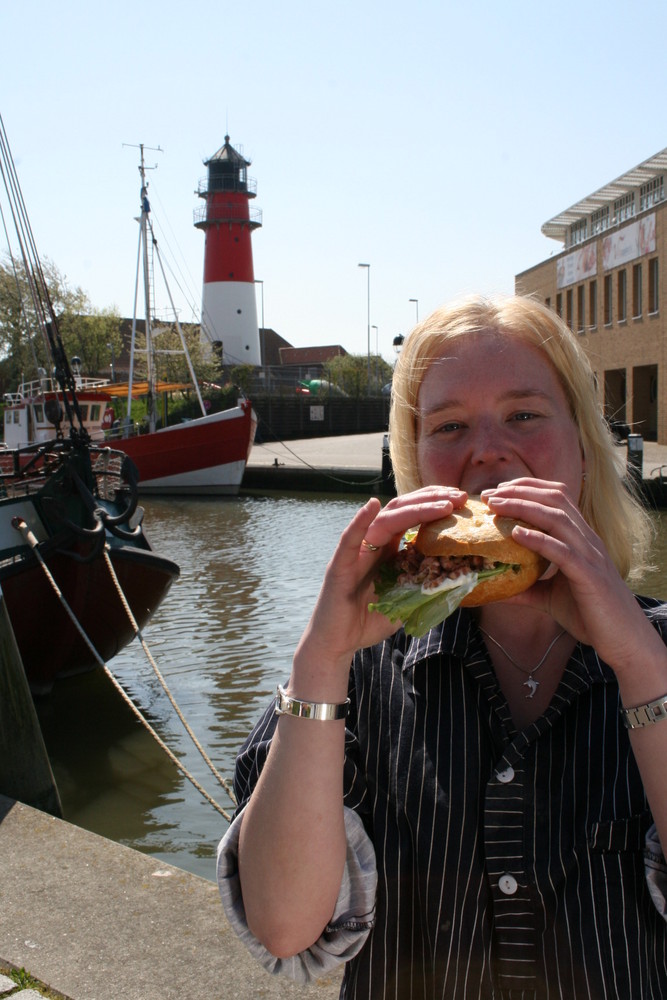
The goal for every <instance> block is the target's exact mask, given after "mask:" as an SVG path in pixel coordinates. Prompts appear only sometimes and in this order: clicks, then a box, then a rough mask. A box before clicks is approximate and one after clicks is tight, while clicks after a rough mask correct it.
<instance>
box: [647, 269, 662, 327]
mask: <svg viewBox="0 0 667 1000" xmlns="http://www.w3.org/2000/svg"><path fill="white" fill-rule="evenodd" d="M659 273H660V272H659V269H658V258H657V257H653V258H651V260H650V261H649V262H648V311H649V315H651V314H655V313H657V312H659V311H660V300H659V299H658V276H659Z"/></svg>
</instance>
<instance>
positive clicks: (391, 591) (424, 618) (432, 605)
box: [368, 563, 510, 639]
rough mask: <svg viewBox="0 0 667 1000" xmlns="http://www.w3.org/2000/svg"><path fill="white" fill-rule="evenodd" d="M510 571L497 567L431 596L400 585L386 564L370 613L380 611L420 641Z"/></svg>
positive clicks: (503, 565) (410, 586) (503, 566)
mask: <svg viewBox="0 0 667 1000" xmlns="http://www.w3.org/2000/svg"><path fill="white" fill-rule="evenodd" d="M507 569H510V566H509V565H508V564H507V563H496V565H495V566H494V567H493V569H488V570H480V571H479V572H477V573H469V574H467V575H466V576H464V577H463V578H462V580H461V583H460V584H458V585H457V586H455V587H451V588H449V589H448V590H435V591H430V592H429V591H423V590H422V588H421V587H420V586H419V585H417V584H397V583H396V571H395V569H393V567H392V564H391V563H385V564H384V565H383V566H382V567H381V570H380V575H379V577H378V579H377V580H376V582H375V593H376V595H377V598H378V599H377V601H375V602H373V603H372V604H369V605H368V610H369V611H379V612H380V614H382V615H385V617H386V618H388V619H389V621H391V622H397V621H400V622H401V623H402V625H403V628H404V629H405V631H406V632H407V633H408V635H413V636H415V637H416V638H418V639H419V638H421V637H422V636H423V635H426V633H427V632H428V631H429V629H432V628H435V626H436V625H439V624H440V622H443V621H444V620H445V618H448V617H449V615H451V614H452V612H454V611H456V609H457V608H458V606H459V604H460V603H461V601H462V600H463V599H464V597H467V595H468V594H469V593H470V591H471V590H474V588H475V587H476V586H477V584H478V583H480V582H481V581H482V580H488V579H489V577H492V576H497V575H498V574H499V573H504V572H505V570H507Z"/></svg>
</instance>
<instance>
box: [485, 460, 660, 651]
mask: <svg viewBox="0 0 667 1000" xmlns="http://www.w3.org/2000/svg"><path fill="white" fill-rule="evenodd" d="M482 496H483V499H484V500H485V501H486V502H487V503H488V505H489V507H490V508H491V509H492V510H493V511H494V512H495V513H497V514H499V515H506V516H509V517H513V518H517V519H520V520H522V521H525V522H527V524H529V525H530V527H523V526H521V525H518V526H517V527H515V528H514V531H513V536H514V538H515V539H516V541H517V542H520V543H521V544H522V545H525V547H526V548H528V549H531V550H532V551H534V552H537V553H539V554H540V555H541V556H543V557H544V558H545V559H547V560H548V561H549V562H550V563H552V564H553V567H552V568H551V569H550V570H549V571H548V572H547V573H546V574H545V576H544V578H543V579H542V580H540V581H538V583H536V584H535V585H534V586H533V587H531V588H530V589H529V590H527V591H525V592H524V593H523V594H519V595H517V596H516V597H514V598H511V601H512V602H513V603H515V604H521V605H524V606H531V607H535V608H537V609H539V610H541V611H545V612H547V613H548V614H549V615H551V616H552V617H553V618H554V619H555V620H556V621H558V622H559V624H560V625H561V626H562V627H563V628H565V629H567V631H568V632H569V633H570V635H572V636H574V638H576V639H578V640H579V641H580V642H583V643H586V644H588V645H591V646H594V647H595V649H596V651H597V652H598V654H599V655H600V657H601V658H602V659H604V660H605V661H606V662H607V663H608V664H609V665H610V666H611V667H612V668H613V669H615V670H617V671H618V670H621V671H622V670H623V668H624V667H627V668H628V669H631V664H633V663H634V662H636V659H637V653H638V647H639V642H638V630H639V632H640V633H642V634H644V635H645V636H646V640H645V641H646V642H650V643H651V644H653V643H654V642H656V640H657V643H656V650H657V644H658V643H659V645H660V646H662V642H661V640H660V639H659V637H658V636H657V634H656V633H655V631H654V629H653V628H652V627H651V626H650V625H649V623H648V622H647V620H646V618H645V616H644V614H643V612H642V611H641V609H640V608H639V606H638V604H637V601H636V600H635V598H634V595H633V594H632V592H631V590H630V589H629V588H628V586H627V585H626V583H625V581H624V580H623V579H622V578H621V576H620V575H619V573H618V571H617V569H616V567H615V566H614V564H613V562H612V560H611V558H610V556H609V553H608V552H607V550H606V548H605V546H604V545H603V543H602V541H601V539H600V538H599V537H598V535H597V534H596V533H595V532H594V531H593V529H592V528H591V527H590V525H589V524H588V523H587V522H586V521H585V520H584V518H583V516H582V514H581V511H580V510H579V508H578V506H577V504H576V503H575V501H574V500H573V499H572V497H571V496H570V494H569V493H568V490H567V488H566V487H565V486H564V485H563V484H562V483H550V482H544V481H542V480H537V479H528V478H526V479H515V480H512V481H511V482H508V483H500V485H499V486H498V487H497V488H496V489H493V490H485V491H484V492H483V494H482ZM663 649H664V647H663Z"/></svg>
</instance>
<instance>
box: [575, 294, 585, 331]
mask: <svg viewBox="0 0 667 1000" xmlns="http://www.w3.org/2000/svg"><path fill="white" fill-rule="evenodd" d="M584 292H585V289H584V286H583V285H577V330H578V331H579V333H583V331H584V326H585V325H586V308H585V294H584Z"/></svg>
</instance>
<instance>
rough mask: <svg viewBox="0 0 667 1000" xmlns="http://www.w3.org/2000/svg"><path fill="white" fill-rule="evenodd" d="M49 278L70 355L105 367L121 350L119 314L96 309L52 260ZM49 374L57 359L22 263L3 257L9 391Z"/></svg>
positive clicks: (1, 304) (0, 332)
mask: <svg viewBox="0 0 667 1000" xmlns="http://www.w3.org/2000/svg"><path fill="white" fill-rule="evenodd" d="M42 271H43V273H44V281H45V284H46V288H47V291H48V295H49V299H50V301H51V305H52V306H53V311H54V313H55V315H56V319H57V323H58V330H59V332H60V335H61V338H62V342H63V347H64V349H65V353H66V354H67V356H68V358H70V359H71V358H72V357H74V356H75V355H77V356H78V357H80V358H81V362H82V366H81V367H82V371H83V372H85V373H86V372H87V373H96V372H99V371H106V370H107V368H108V365H109V361H110V358H111V356H112V352H113V353H115V354H116V355H117V354H119V353H120V350H121V348H122V340H121V336H120V317H119V316H118V314H117V313H116V312H115V311H114V310H104V311H103V312H101V313H95V311H94V310H93V306H92V304H91V302H90V300H89V299H88V296H87V295H86V293H85V292H84V291H83V290H82V289H81V288H71V287H70V286H69V285H68V283H67V280H66V278H65V277H64V276H63V275H62V274H61V272H60V271H59V270H58V268H57V267H56V266H55V264H53V263H52V262H51V261H49V260H47V259H45V260H43V261H42ZM40 367H41V368H44V369H45V370H46V371H47V372H50V371H51V369H52V367H53V362H52V359H51V357H50V353H49V350H48V345H47V342H46V339H45V336H44V333H43V330H42V327H41V322H40V318H39V316H38V314H37V312H36V310H35V306H34V303H33V298H32V295H31V291H30V282H29V281H28V278H27V276H26V272H25V268H24V267H23V265H22V264H16V265H15V263H14V262H13V261H12V260H11V259H10V258H9V257H5V258H3V259H2V260H0V373H1V376H2V381H3V384H4V388H5V389H11V390H14V389H15V388H16V386H17V385H18V383H19V382H21V381H23V380H24V379H25V380H31V379H34V378H36V377H37V369H38V368H40Z"/></svg>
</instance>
